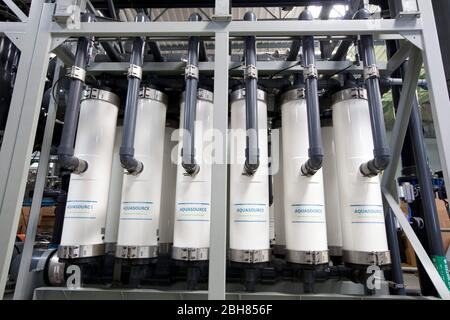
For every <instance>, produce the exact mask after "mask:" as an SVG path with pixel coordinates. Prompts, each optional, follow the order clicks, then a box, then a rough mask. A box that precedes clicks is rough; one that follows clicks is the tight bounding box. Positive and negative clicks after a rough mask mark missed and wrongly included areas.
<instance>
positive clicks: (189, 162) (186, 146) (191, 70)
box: [181, 13, 202, 175]
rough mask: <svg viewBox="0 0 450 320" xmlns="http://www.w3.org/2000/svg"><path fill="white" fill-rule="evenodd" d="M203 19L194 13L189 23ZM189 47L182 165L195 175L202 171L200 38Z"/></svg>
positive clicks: (191, 41) (194, 39)
mask: <svg viewBox="0 0 450 320" xmlns="http://www.w3.org/2000/svg"><path fill="white" fill-rule="evenodd" d="M201 19H202V18H201V16H200V15H199V14H198V13H193V14H191V15H190V17H189V21H201ZM188 46H189V52H188V62H187V71H188V72H187V73H186V90H185V101H184V119H183V120H184V121H183V129H184V134H183V148H182V149H181V158H182V159H181V165H182V167H183V168H184V170H185V171H186V173H187V174H189V175H195V174H197V173H198V172H199V170H200V166H199V165H198V164H197V162H196V161H195V115H196V109H197V90H198V56H199V50H200V41H199V39H198V37H190V38H189V45H188Z"/></svg>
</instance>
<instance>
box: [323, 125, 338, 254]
mask: <svg viewBox="0 0 450 320" xmlns="http://www.w3.org/2000/svg"><path fill="white" fill-rule="evenodd" d="M322 146H323V184H324V188H325V213H326V220H327V239H328V251H329V254H330V256H336V257H340V256H342V229H341V214H340V204H339V187H338V177H337V166H336V150H335V146H334V134H333V120H332V119H331V118H327V119H322Z"/></svg>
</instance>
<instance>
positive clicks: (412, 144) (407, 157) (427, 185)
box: [387, 0, 450, 296]
mask: <svg viewBox="0 0 450 320" xmlns="http://www.w3.org/2000/svg"><path fill="white" fill-rule="evenodd" d="M398 4H399V2H398V1H396V0H390V1H389V7H390V8H389V9H390V14H391V17H394V16H396V15H397V14H398V11H399V7H398ZM387 48H388V54H389V56H392V55H393V54H394V53H395V51H394V49H398V43H396V42H394V41H392V42H389V43H388V47H387ZM406 66H407V62H405V63H404V64H403V65H402V66H401V67H400V68H399V70H396V72H395V73H394V76H396V77H404V75H405V69H406ZM392 90H393V96H394V93H395V95H396V98H397V99H396V100H397V101H395V100H394V103H395V104H398V100H399V96H400V88H398V87H396V88H393V89H392ZM412 104H413V105H412V109H411V116H410V119H409V124H408V130H407V136H406V138H405V143H404V146H403V150H402V161H403V164H404V165H405V164H406V165H407V167H406V168H404V170H405V169H411V167H412V168H414V169H415V170H414V171H413V173H414V172H415V173H416V174H417V178H418V180H419V187H420V193H419V197H417V198H416V199H415V201H414V202H418V203H416V204H414V203H413V204H411V206H412V207H413V208H414V209H413V215H414V216H418V217H420V218H422V219H423V220H424V229H422V230H417V231H416V232H417V233H418V237H419V239H420V240H421V242H422V245H423V246H424V248H425V250H426V251H427V253H428V254H429V255H431V258H432V260H433V262H434V264H435V266H436V268H437V269H438V271H439V272H440V274H441V276H442V277H443V279H445V278H446V279H447V286H448V287H449V288H450V283H449V280H448V266H447V260H446V258H445V253H444V247H443V244H442V235H441V231H440V225H439V218H438V212H437V208H436V202H435V194H434V191H433V185H432V180H431V179H432V176H431V171H430V168H429V166H428V162H427V155H426V148H425V144H424V135H423V128H422V119H421V115H420V110H419V102H418V101H417V97H414V99H413V102H412ZM405 149H406V150H405ZM411 149H412V151H413V157H411ZM411 158H412V159H411ZM405 162H406V163H405ZM418 269H419V278H420V285H421V289H422V294H424V295H435V296H437V291H436V289H435V288H434V286H433V284H432V282H431V280H430V278H429V276H428V275H427V273H426V271H425V270H424V268H423V265H422V263H421V262H420V261H419V260H418ZM445 270H447V273H446V272H445ZM445 273H446V274H445ZM444 281H445V280H444Z"/></svg>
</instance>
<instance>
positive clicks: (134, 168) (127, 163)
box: [120, 154, 144, 176]
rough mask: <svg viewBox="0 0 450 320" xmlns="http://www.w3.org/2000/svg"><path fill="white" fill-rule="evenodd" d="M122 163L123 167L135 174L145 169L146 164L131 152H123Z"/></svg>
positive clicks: (129, 172)
mask: <svg viewBox="0 0 450 320" xmlns="http://www.w3.org/2000/svg"><path fill="white" fill-rule="evenodd" d="M120 163H121V164H122V168H124V169H125V170H127V173H128V174H130V175H133V176H137V175H138V174H140V173H141V172H142V171H143V170H144V164H143V163H142V162H141V161H139V160H137V159H135V158H134V156H132V155H129V154H121V155H120Z"/></svg>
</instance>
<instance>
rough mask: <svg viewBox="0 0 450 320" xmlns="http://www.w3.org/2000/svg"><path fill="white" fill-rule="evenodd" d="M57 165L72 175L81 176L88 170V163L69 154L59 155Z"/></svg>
mask: <svg viewBox="0 0 450 320" xmlns="http://www.w3.org/2000/svg"><path fill="white" fill-rule="evenodd" d="M58 158H59V163H60V164H61V167H63V168H65V169H67V170H70V171H71V172H72V173H74V174H81V173H83V172H86V171H87V169H88V163H87V161H85V160H82V159H79V158H77V157H75V156H73V155H69V154H59V155H58Z"/></svg>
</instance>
